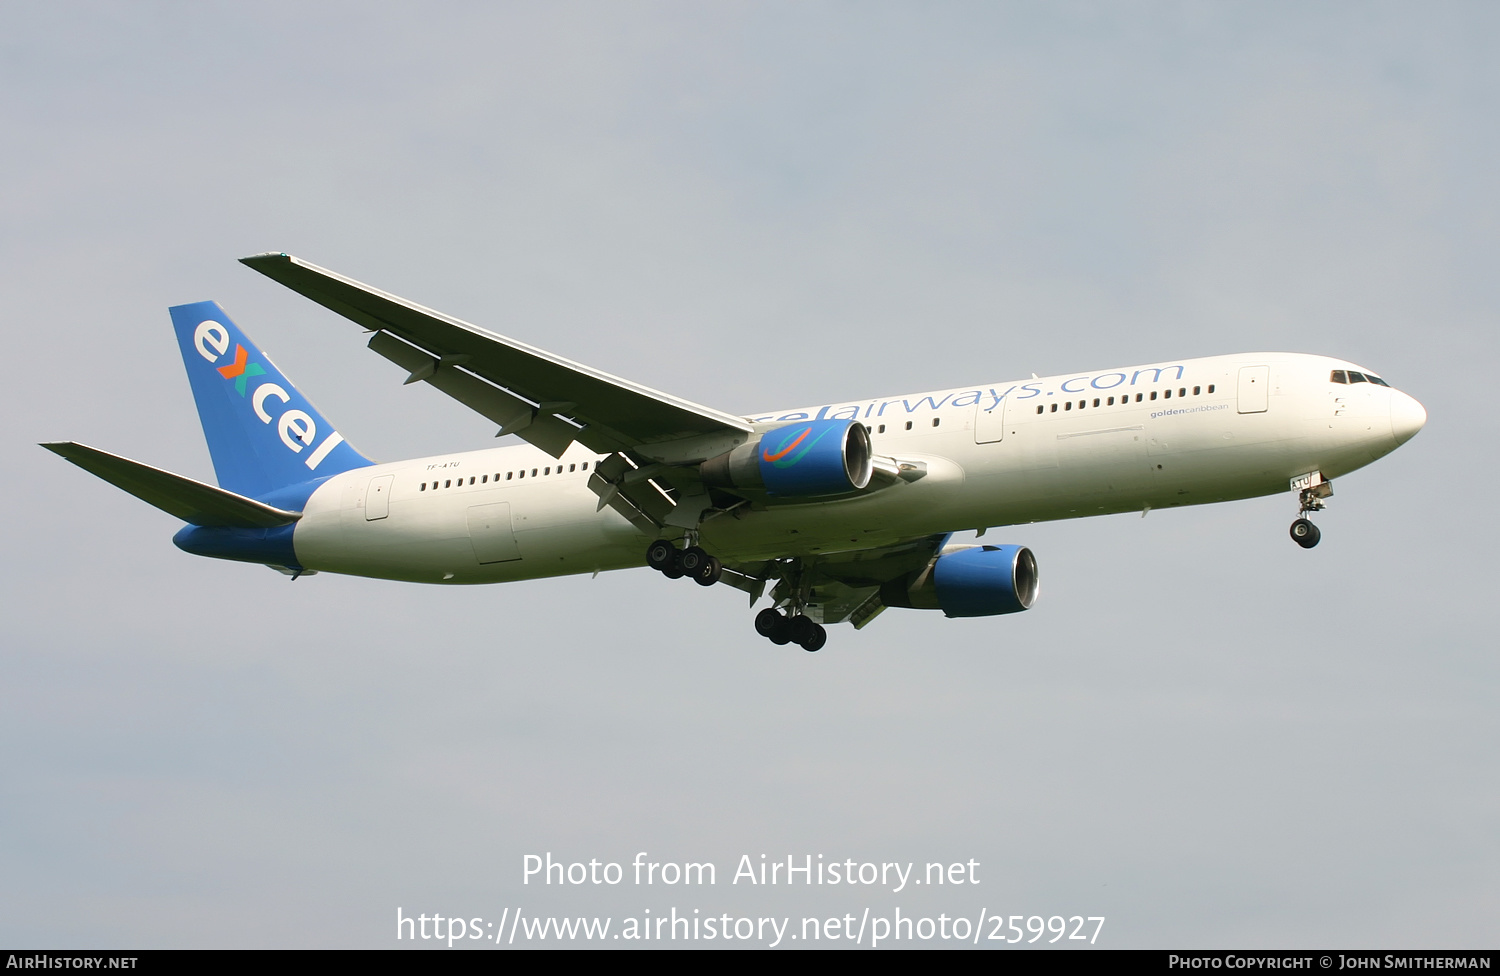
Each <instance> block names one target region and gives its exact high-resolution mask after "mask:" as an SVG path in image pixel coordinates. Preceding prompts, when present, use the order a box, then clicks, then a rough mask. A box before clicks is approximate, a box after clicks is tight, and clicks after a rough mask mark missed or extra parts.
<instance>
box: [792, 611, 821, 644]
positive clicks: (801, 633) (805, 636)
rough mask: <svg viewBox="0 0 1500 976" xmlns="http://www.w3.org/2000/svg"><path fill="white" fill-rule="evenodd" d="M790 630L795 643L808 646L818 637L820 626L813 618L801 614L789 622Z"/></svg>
mask: <svg viewBox="0 0 1500 976" xmlns="http://www.w3.org/2000/svg"><path fill="white" fill-rule="evenodd" d="M788 629H789V632H790V633H791V637H792V641H793V642H794V643H797V644H806V643H807V642H808V641H810V640H812V639H813V637H814V636H816V635H817V632H818V625H817V624H816V623H814V622H813V620H812V618H811V617H804V616H803V615H802V614H800V613H799V614H797V616H795V617H793V618H792V619H791V620H790V621H788Z"/></svg>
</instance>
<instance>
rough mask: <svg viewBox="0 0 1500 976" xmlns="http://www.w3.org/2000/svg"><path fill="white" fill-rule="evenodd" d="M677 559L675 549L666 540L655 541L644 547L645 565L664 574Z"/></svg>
mask: <svg viewBox="0 0 1500 976" xmlns="http://www.w3.org/2000/svg"><path fill="white" fill-rule="evenodd" d="M676 559H677V547H676V546H674V545H672V543H670V542H668V541H667V540H666V539H657V540H656V541H655V542H653V543H651V545H649V546H647V547H646V565H647V566H650V567H651V568H652V569H654V570H656V571H657V572H659V573H660V572H664V571H665V570H666V568H667V567H668V566H670V565H672V563H673V562H675V561H676Z"/></svg>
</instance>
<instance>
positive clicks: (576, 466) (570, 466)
mask: <svg viewBox="0 0 1500 976" xmlns="http://www.w3.org/2000/svg"><path fill="white" fill-rule="evenodd" d="M577 470H578V465H576V464H570V465H568V473H570V474H571V473H572V472H574V471H577Z"/></svg>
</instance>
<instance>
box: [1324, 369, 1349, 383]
mask: <svg viewBox="0 0 1500 976" xmlns="http://www.w3.org/2000/svg"><path fill="white" fill-rule="evenodd" d="M1328 382H1330V383H1348V382H1349V374H1348V373H1346V372H1344V371H1343V370H1341V369H1336V370H1334V371H1333V372H1332V373H1331V374H1329V377H1328Z"/></svg>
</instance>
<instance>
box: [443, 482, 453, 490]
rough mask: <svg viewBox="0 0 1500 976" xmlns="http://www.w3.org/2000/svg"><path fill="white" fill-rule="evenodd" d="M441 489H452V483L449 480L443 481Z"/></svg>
mask: <svg viewBox="0 0 1500 976" xmlns="http://www.w3.org/2000/svg"><path fill="white" fill-rule="evenodd" d="M443 487H444V488H452V487H453V482H452V481H451V480H449V481H445V482H443Z"/></svg>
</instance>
